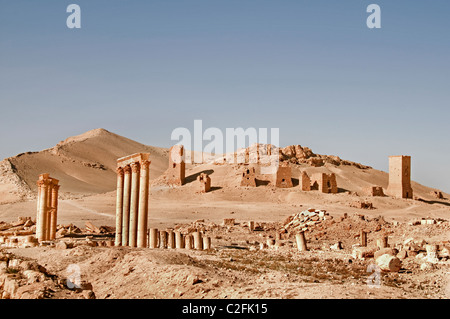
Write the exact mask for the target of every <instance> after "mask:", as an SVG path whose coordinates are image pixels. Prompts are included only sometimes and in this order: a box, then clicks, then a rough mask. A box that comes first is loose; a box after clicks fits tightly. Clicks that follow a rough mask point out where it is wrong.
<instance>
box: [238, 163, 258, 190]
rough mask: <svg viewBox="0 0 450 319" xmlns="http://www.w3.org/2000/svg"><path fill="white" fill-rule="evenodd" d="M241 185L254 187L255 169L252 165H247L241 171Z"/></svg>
mask: <svg viewBox="0 0 450 319" xmlns="http://www.w3.org/2000/svg"><path fill="white" fill-rule="evenodd" d="M241 186H251V187H256V171H255V168H254V167H250V166H247V167H245V168H244V170H243V171H242V178H241Z"/></svg>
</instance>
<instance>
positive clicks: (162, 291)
mask: <svg viewBox="0 0 450 319" xmlns="http://www.w3.org/2000/svg"><path fill="white" fill-rule="evenodd" d="M138 152H148V153H150V160H151V164H150V181H151V183H150V196H149V220H148V226H149V227H151V228H158V229H160V230H164V229H174V230H179V231H183V232H184V233H189V232H192V231H194V230H195V231H201V232H202V233H203V234H204V236H209V237H210V238H211V245H212V249H210V250H207V251H206V250H205V251H202V250H188V249H149V248H131V247H113V246H111V244H110V243H111V240H114V227H115V205H116V190H115V189H116V178H117V177H116V160H117V159H118V158H120V157H123V156H126V155H129V154H133V153H138ZM168 154H169V150H168V149H165V148H159V147H153V146H147V145H144V144H141V143H138V142H135V141H132V140H130V139H127V138H125V137H122V136H119V135H116V134H114V133H112V132H109V131H107V130H104V129H95V130H92V131H89V132H86V133H84V134H81V135H79V136H74V137H70V138H67V139H66V140H64V141H61V142H60V143H58V144H57V145H56V146H55V147H53V148H50V149H46V150H43V151H40V152H28V153H22V154H19V155H17V156H14V157H11V158H7V159H4V160H3V161H2V162H0V171H1V175H0V221H1V222H2V224H1V225H0V229H1V231H0V237H3V240H2V243H0V245H1V246H0V263H1V265H2V266H1V268H0V271H1V272H2V273H1V275H0V276H1V278H0V292H1V296H2V297H3V298H64V299H65V298H98V299H105V298H106V299H108V298H193V299H201V298H212V299H214V298H220V299H225V298H358V299H359V298H448V297H449V296H450V269H449V263H450V261H449V255H448V249H449V248H450V245H449V234H450V224H449V220H448V219H449V216H450V195H449V194H447V193H444V192H441V194H442V196H440V197H441V198H438V197H436V195H435V191H438V190H436V189H434V188H433V187H432V185H429V186H430V187H429V186H425V185H420V184H419V183H416V182H414V181H413V182H412V188H413V191H414V198H413V199H399V198H393V197H391V196H383V197H381V196H370V195H368V194H367V193H366V189H367V187H369V186H372V185H378V186H381V187H383V189H384V190H386V188H387V186H388V173H387V172H383V171H379V170H376V169H373V168H371V167H368V166H365V165H363V163H361V164H360V163H354V162H350V161H347V160H343V159H340V158H339V157H337V156H333V155H318V154H314V153H313V152H312V150H310V149H309V148H307V147H302V146H299V145H297V146H288V147H286V148H283V149H282V156H281V157H280V159H281V160H282V161H283V162H285V163H290V166H291V168H292V180H293V184H294V186H293V187H292V188H277V187H275V185H274V182H273V177H272V176H267V175H264V174H259V173H258V175H257V179H258V181H259V183H258V186H257V187H242V186H240V182H241V173H242V170H243V169H244V166H245V165H244V164H223V163H212V162H208V163H204V164H187V165H186V181H185V184H184V185H182V186H172V185H167V183H165V179H164V177H165V171H166V169H167V167H168V163H169V160H168ZM311 158H319V159H321V160H322V161H323V165H321V166H319V167H315V166H312V165H311ZM386 160H387V159H386ZM256 168H257V172H258V167H257V165H256ZM303 171H306V172H307V173H308V174H311V173H316V172H324V173H334V174H335V175H336V181H337V185H338V188H339V191H338V193H337V194H325V193H321V192H319V191H317V190H315V191H301V190H300V187H299V180H298V179H299V176H300V173H301V172H303ZM42 173H49V174H50V175H51V176H52V177H55V178H57V179H59V181H60V185H61V188H60V193H59V202H58V224H59V228H58V230H59V236H58V238H57V240H56V241H55V242H53V243H48V244H46V245H40V246H35V247H26V248H25V247H22V246H21V245H17V244H16V245H14V244H13V242H12V241H7V239H8V238H13V237H14V236H16V237H17V236H18V235H20V231H23V230H24V229H25V230H26V231H31V232H32V231H33V226H32V225H31V224H32V223H33V221H35V220H36V206H37V199H36V195H37V186H36V181H37V179H38V176H39V174H42ZM200 173H207V174H208V175H209V176H210V177H211V191H209V192H207V193H199V192H198V191H197V189H198V188H197V183H198V181H197V176H199V174H200ZM361 202H368V203H370V204H371V206H372V208H371V209H363V208H360V207H357V205H355V203H356V204H358V203H361ZM308 209H309V210H310V212H313V211H314V212H319V211H322V212H326V215H325V216H326V218H323V215H321V217H319V216H318V215H317V216H316V215H314V216H311V219H312V220H313V221H314V222H315V223H313V224H311V226H309V227H308V229H307V231H306V232H305V236H306V240H307V245H308V248H309V249H308V251H298V249H297V245H296V238H295V233H296V230H298V229H293V228H289V226H288V224H289V223H290V222H292V220H294V219H296V218H299V219H300V218H303V216H304V215H299V214H300V213H301V212H306V211H308ZM26 217H31V222H30V223H29V224H30V225H31V226H30V227H29V228H24V225H25V220H26ZM224 219H234V223H232V224H224ZM421 220H428V221H432V222H421ZM21 221H23V222H21ZM249 221H254V223H255V225H256V228H255V229H254V230H250V229H249V226H248V222H249ZM14 223H15V224H14ZM87 223H88V224H89V225H94V226H95V229H93V228H92V227H87ZM13 224H14V225H17V226H13ZM2 226H4V227H2ZM102 226H103V230H104V231H103V230H101V229H102ZM13 227H21V230H20V231H19V232H14V228H13ZM99 228H100V230H99ZM11 229H13V230H11ZM17 229H18V228H17ZM361 230H365V231H366V232H367V234H368V235H367V242H368V243H367V248H371V249H372V250H373V251H375V252H376V250H377V249H376V247H377V239H378V238H379V237H380V236H388V241H389V248H390V249H391V252H389V254H391V255H400V256H398V258H399V259H400V260H401V262H402V263H401V269H400V270H399V271H396V272H386V271H382V272H381V273H380V274H379V279H380V282H379V284H378V285H376V287H374V286H373V285H370V284H368V280H371V278H373V275H374V271H373V270H370V269H371V268H370V267H371V265H373V264H374V260H375V259H374V258H373V254H372V255H370V254H368V255H366V256H359V255H357V254H355V251H357V249H358V248H361V247H358V246H357V245H358V244H359V243H360V238H359V236H360V232H361ZM272 241H274V243H275V244H270V245H268V246H266V245H265V244H266V243H268V242H272ZM430 244H435V245H438V259H437V260H434V261H431V260H430V259H429V258H427V251H426V246H427V245H430ZM261 248H262V249H261ZM408 252H410V253H408ZM372 253H373V252H372ZM72 265H76V266H77V267H78V268H77V269H79V270H80V276H81V281H82V283H83V284H82V286H81V288H79V289H70V287H68V285H67V278H69V277H70V276H71V269H73V268H71V267H72Z"/></svg>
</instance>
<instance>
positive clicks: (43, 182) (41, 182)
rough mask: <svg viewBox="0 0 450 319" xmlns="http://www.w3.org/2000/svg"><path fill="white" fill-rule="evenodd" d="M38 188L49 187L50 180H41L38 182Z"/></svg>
mask: <svg viewBox="0 0 450 319" xmlns="http://www.w3.org/2000/svg"><path fill="white" fill-rule="evenodd" d="M36 184H37V186H39V187H47V186H48V185H50V181H49V180H45V179H40V180H38V181H37V183H36Z"/></svg>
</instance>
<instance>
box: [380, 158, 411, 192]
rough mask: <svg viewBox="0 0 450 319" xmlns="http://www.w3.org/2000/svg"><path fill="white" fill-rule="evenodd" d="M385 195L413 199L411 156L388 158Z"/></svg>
mask: <svg viewBox="0 0 450 319" xmlns="http://www.w3.org/2000/svg"><path fill="white" fill-rule="evenodd" d="M386 192H387V194H388V195H390V196H394V197H399V198H413V190H412V187H411V156H403V155H400V156H389V186H388V188H387V191H386Z"/></svg>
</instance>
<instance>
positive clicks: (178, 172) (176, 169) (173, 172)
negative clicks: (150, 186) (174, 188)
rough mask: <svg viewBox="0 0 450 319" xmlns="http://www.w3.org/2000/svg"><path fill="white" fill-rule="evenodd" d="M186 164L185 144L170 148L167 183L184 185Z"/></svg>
mask: <svg viewBox="0 0 450 319" xmlns="http://www.w3.org/2000/svg"><path fill="white" fill-rule="evenodd" d="M185 175H186V164H185V162H184V146H183V145H174V146H172V147H171V148H170V150H169V168H168V170H167V183H168V184H170V185H179V186H181V185H184V180H185Z"/></svg>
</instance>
